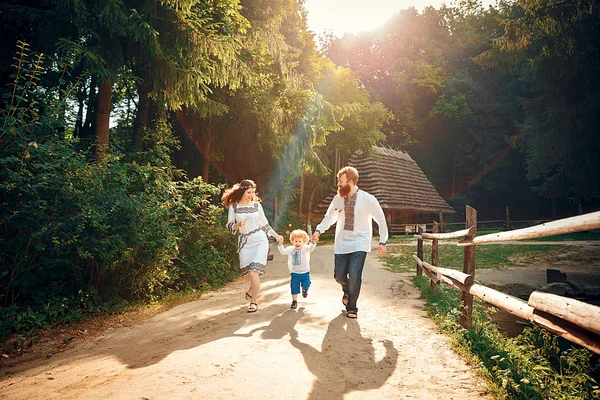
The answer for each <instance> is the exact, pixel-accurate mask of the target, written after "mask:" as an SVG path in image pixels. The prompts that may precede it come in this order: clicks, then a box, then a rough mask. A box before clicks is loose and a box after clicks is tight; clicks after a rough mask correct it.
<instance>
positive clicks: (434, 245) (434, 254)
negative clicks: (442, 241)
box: [429, 212, 441, 294]
mask: <svg viewBox="0 0 600 400" xmlns="http://www.w3.org/2000/svg"><path fill="white" fill-rule="evenodd" d="M440 215H441V212H440ZM431 232H433V233H437V232H438V223H437V222H436V221H433V226H432V227H431ZM438 242H439V240H438V239H433V241H432V242H431V265H433V266H437V265H438ZM435 276H436V277H437V276H438V275H437V274H436V275H435ZM438 283H439V278H438V279H437V282H434V281H433V279H432V280H431V281H429V293H430V294H434V293H435V291H436V290H437V284H438Z"/></svg>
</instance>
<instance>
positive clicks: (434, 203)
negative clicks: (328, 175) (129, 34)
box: [314, 146, 456, 234]
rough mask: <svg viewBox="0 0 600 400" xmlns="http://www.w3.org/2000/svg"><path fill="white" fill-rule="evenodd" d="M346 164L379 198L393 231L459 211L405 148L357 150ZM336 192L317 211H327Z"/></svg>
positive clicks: (322, 202) (411, 228) (365, 187)
mask: <svg viewBox="0 0 600 400" xmlns="http://www.w3.org/2000/svg"><path fill="white" fill-rule="evenodd" d="M346 165H350V166H353V167H354V168H356V169H357V170H358V175H359V177H358V187H359V188H360V189H361V190H365V191H366V192H368V193H371V194H372V195H374V196H375V197H376V198H377V200H379V204H381V208H383V211H384V213H385V216H386V220H387V223H388V228H390V231H391V232H392V233H395V234H397V233H403V232H412V231H414V229H415V226H416V225H421V224H425V223H429V224H430V223H431V222H432V221H434V220H436V221H439V219H440V214H442V216H443V217H445V216H448V215H451V214H455V213H456V212H455V211H454V209H453V208H452V207H450V205H449V204H448V203H446V201H444V199H442V197H441V196H440V195H439V193H438V192H437V191H436V190H435V188H434V187H433V185H432V184H431V182H430V181H429V180H428V179H427V177H426V176H425V174H424V173H423V171H422V170H421V168H419V166H418V165H417V163H416V162H415V161H414V160H413V159H412V158H411V157H410V156H409V155H408V153H406V152H403V151H398V150H393V149H388V148H384V147H378V146H374V148H373V154H372V155H370V156H366V155H364V154H363V153H362V152H357V153H355V154H353V155H352V156H351V157H350V160H349V161H348V162H347V163H346ZM336 172H337V171H336ZM335 193H336V192H335V191H334V190H333V191H331V193H330V194H329V195H328V196H327V197H326V198H325V199H323V201H321V202H320V203H319V204H318V205H317V207H316V208H315V210H314V212H315V213H316V214H319V215H324V214H325V212H326V211H327V207H328V206H329V203H330V202H331V200H332V199H333V196H335Z"/></svg>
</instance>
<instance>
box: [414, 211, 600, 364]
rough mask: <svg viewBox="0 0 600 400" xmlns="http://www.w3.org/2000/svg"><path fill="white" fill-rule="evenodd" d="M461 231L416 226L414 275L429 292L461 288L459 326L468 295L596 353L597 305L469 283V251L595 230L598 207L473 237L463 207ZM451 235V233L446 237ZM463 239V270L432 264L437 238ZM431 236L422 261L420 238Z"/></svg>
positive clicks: (599, 341)
mask: <svg viewBox="0 0 600 400" xmlns="http://www.w3.org/2000/svg"><path fill="white" fill-rule="evenodd" d="M466 216H467V218H466V224H465V225H466V227H467V228H466V229H463V230H460V231H456V232H452V233H437V230H438V224H437V223H436V222H434V223H433V224H432V233H423V229H422V228H421V227H419V228H418V235H417V239H418V240H417V253H416V254H415V255H413V258H414V259H415V260H416V262H417V271H416V272H417V275H422V274H423V273H425V274H426V275H427V276H428V277H429V279H430V291H431V292H432V293H433V292H435V290H436V288H437V286H438V285H439V284H441V283H445V284H447V285H449V286H451V287H453V288H455V289H457V290H460V291H461V292H462V297H461V316H460V321H459V322H460V324H461V326H463V327H464V328H470V327H471V323H472V321H471V317H472V309H473V297H477V298H479V299H481V300H483V301H485V302H486V303H489V304H491V305H493V306H495V307H498V308H501V309H503V310H505V311H507V312H509V313H511V314H513V315H516V316H517V317H519V318H522V319H524V320H528V321H530V322H532V323H534V324H536V325H538V326H540V327H542V328H544V329H546V330H549V331H550V332H552V333H554V334H556V335H558V336H560V337H563V338H565V339H567V340H569V341H571V342H573V343H577V344H579V345H581V346H583V347H585V348H587V349H589V350H591V351H593V352H594V353H597V354H600V307H598V306H594V305H591V304H587V303H584V302H582V301H579V300H575V299H571V298H568V297H562V296H557V295H554V294H550V293H545V292H541V291H535V292H533V293H532V294H531V295H530V297H529V300H528V301H524V300H521V299H519V298H517V297H514V296H511V295H508V294H506V293H502V292H500V291H498V290H495V289H492V288H489V287H487V286H483V285H479V284H476V283H474V282H475V249H476V246H477V244H482V243H493V242H505V241H508V240H523V239H531V238H539V237H546V236H553V235H558V234H563V233H573V232H582V231H588V230H595V229H600V211H598V212H593V213H589V214H585V215H579V216H576V217H571V218H564V219H561V220H557V221H551V222H547V223H543V224H540V225H537V226H533V227H529V228H523V229H516V230H513V231H507V232H501V233H494V234H490V235H483V236H479V237H477V210H475V209H474V208H472V207H469V206H467V209H466ZM449 235H452V236H449ZM457 237H464V240H462V241H460V242H458V243H457V245H458V246H462V247H463V248H464V256H463V271H462V272H460V271H456V270H452V269H448V268H442V267H439V266H438V265H437V263H438V262H437V261H438V241H439V240H440V239H449V238H457ZM424 240H431V241H432V246H431V264H430V263H427V262H425V261H423V241H424Z"/></svg>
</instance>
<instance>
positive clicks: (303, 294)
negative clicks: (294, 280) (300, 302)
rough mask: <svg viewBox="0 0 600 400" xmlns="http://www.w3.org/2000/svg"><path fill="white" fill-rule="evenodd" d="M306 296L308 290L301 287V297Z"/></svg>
mask: <svg viewBox="0 0 600 400" xmlns="http://www.w3.org/2000/svg"><path fill="white" fill-rule="evenodd" d="M307 296H308V290H305V289H302V297H304V298H306V297H307Z"/></svg>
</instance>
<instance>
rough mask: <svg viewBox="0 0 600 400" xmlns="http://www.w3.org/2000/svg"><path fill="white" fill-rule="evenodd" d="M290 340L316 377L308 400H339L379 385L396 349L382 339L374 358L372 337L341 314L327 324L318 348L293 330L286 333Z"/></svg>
mask: <svg viewBox="0 0 600 400" xmlns="http://www.w3.org/2000/svg"><path fill="white" fill-rule="evenodd" d="M290 343H291V344H292V346H294V347H295V348H297V349H298V350H300V352H301V353H302V356H303V357H304V361H305V363H306V366H307V367H308V369H309V370H310V372H311V373H312V374H313V375H314V376H316V380H315V382H314V383H313V387H312V390H311V392H310V396H309V399H311V400H317V399H319V400H320V399H328V400H329V399H332V400H337V399H339V400H342V399H343V398H344V394H346V393H350V392H353V391H363V390H370V389H375V388H378V387H381V386H383V385H384V384H385V382H386V381H387V380H388V378H389V377H390V376H391V375H392V373H393V372H394V370H395V369H396V363H397V361H398V350H396V349H395V348H394V345H393V343H392V342H391V341H389V340H385V341H383V347H384V348H385V356H383V358H382V359H381V360H379V361H375V348H374V347H373V341H372V339H369V338H364V337H362V335H361V333H360V326H359V324H358V321H357V320H355V319H349V318H347V317H346V316H345V315H344V314H341V315H340V316H339V317H336V318H334V319H333V320H332V321H331V322H330V323H329V327H328V329H327V333H326V334H325V337H324V338H323V344H322V346H321V351H318V350H317V349H315V348H314V347H312V346H310V345H308V344H306V343H302V342H301V341H300V340H298V332H297V331H296V330H295V329H293V330H292V331H291V333H290Z"/></svg>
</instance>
